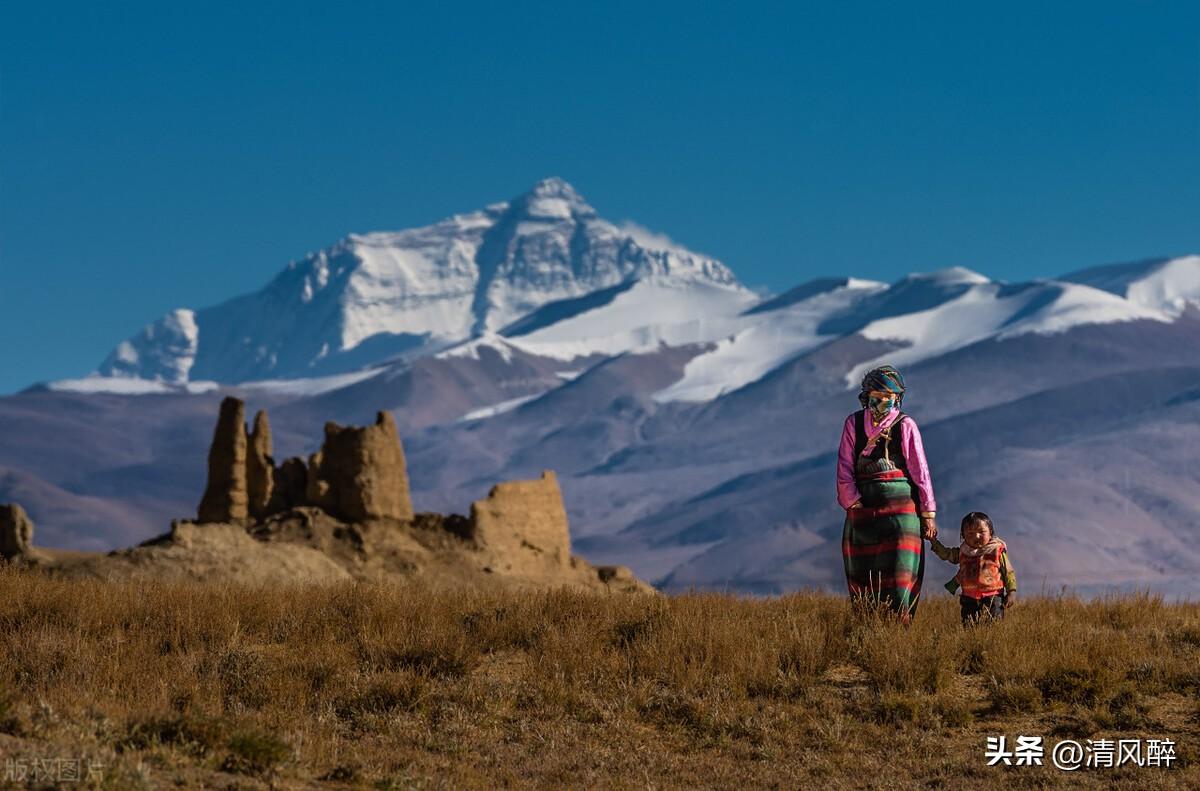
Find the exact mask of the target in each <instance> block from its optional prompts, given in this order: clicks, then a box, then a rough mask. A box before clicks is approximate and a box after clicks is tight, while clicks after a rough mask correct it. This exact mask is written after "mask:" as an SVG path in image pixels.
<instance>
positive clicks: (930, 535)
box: [921, 516, 937, 541]
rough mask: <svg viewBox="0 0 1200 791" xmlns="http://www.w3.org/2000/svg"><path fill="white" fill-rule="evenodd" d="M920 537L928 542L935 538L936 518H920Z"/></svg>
mask: <svg viewBox="0 0 1200 791" xmlns="http://www.w3.org/2000/svg"><path fill="white" fill-rule="evenodd" d="M921 537H922V538H924V539H926V540H929V541H932V540H933V539H935V538H937V517H933V516H922V517H921Z"/></svg>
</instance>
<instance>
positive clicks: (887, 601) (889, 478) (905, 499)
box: [842, 462, 925, 623]
mask: <svg viewBox="0 0 1200 791" xmlns="http://www.w3.org/2000/svg"><path fill="white" fill-rule="evenodd" d="M873 467H875V465H871V464H870V463H867V464H863V463H861V462H860V464H859V475H858V476H856V483H857V484H858V490H859V493H860V494H861V495H862V507H861V508H851V509H850V510H848V511H847V512H846V522H845V525H844V526H843V528H842V561H843V563H844V564H845V567H846V583H847V585H848V586H849V588H850V596H851V598H852V599H863V598H865V599H869V600H871V601H872V602H877V603H882V604H884V605H886V606H887V607H888V608H890V609H891V610H892V611H894V612H896V613H897V614H898V615H899V616H900V619H901V620H902V621H904V622H906V623H907V622H908V621H909V620H910V619H911V618H912V616H913V615H915V614H916V611H917V599H918V597H919V596H920V593H921V580H922V578H923V577H924V575H925V544H924V541H923V540H922V539H921V521H920V519H919V518H918V516H917V504H916V502H915V501H914V500H913V487H912V483H911V482H910V481H909V480H908V478H907V477H906V476H905V474H904V471H903V470H899V469H892V470H878V471H875V470H872V469H871V468H873Z"/></svg>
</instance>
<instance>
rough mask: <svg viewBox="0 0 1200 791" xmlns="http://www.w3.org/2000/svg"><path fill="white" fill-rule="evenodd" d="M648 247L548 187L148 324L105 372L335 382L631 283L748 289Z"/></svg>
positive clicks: (369, 242) (340, 253) (340, 252)
mask: <svg viewBox="0 0 1200 791" xmlns="http://www.w3.org/2000/svg"><path fill="white" fill-rule="evenodd" d="M645 241H646V239H645V237H644V236H643V237H642V238H641V239H640V240H639V238H635V234H632V233H630V232H629V231H627V230H623V229H621V228H618V227H617V226H616V225H614V224H612V223H610V222H608V221H606V220H604V219H602V218H600V217H599V215H598V214H597V213H596V210H595V209H593V208H592V207H591V206H590V205H589V204H588V203H587V201H586V200H584V198H583V197H582V196H581V195H580V194H579V193H578V192H577V191H576V190H575V188H574V187H572V186H571V185H570V184H569V183H567V182H566V181H564V180H563V179H560V178H547V179H543V180H542V181H539V182H537V183H536V184H534V185H533V187H532V188H530V189H529V190H528V191H527V192H525V193H523V194H522V195H519V196H517V197H516V198H514V199H512V200H511V201H505V202H500V203H492V204H490V205H489V206H487V208H485V209H482V210H479V211H475V212H469V213H464V214H456V215H454V216H452V217H449V218H447V219H445V220H442V221H440V222H437V223H434V224H433V225H429V226H425V227H421V228H412V229H408V230H403V231H377V232H372V233H363V234H349V235H348V236H346V237H345V238H344V239H342V240H341V241H339V242H337V243H335V244H333V245H331V246H330V247H328V248H326V249H324V250H321V251H319V252H316V253H312V254H309V255H308V256H306V257H305V258H303V259H302V260H300V261H293V262H292V263H290V264H289V265H288V266H287V267H286V268H285V269H284V270H283V271H282V272H280V273H279V274H278V275H277V276H276V277H275V278H274V279H272V280H271V282H270V283H268V284H267V285H266V286H265V287H264V288H263V289H262V290H260V291H259V292H257V293H254V294H249V295H245V296H242V297H238V298H235V299H232V300H229V301H228V302H225V303H222V304H220V305H216V306H213V307H210V308H205V309H203V310H199V311H190V310H189V311H184V312H182V313H179V314H178V315H176V314H171V315H169V316H167V317H165V318H163V319H161V320H160V321H158V322H156V323H155V324H152V325H150V326H149V327H147V328H146V329H145V330H143V332H142V333H141V334H139V335H138V336H137V337H135V338H133V339H131V340H129V341H126V342H125V343H123V344H121V345H120V346H119V347H118V348H117V349H116V350H115V351H114V352H113V353H112V354H111V355H110V356H109V358H108V359H106V360H105V361H104V363H103V364H102V365H101V367H100V370H99V373H100V374H102V375H106V376H126V377H129V376H133V377H141V378H147V379H162V380H164V381H173V382H183V381H187V380H188V379H195V378H202V379H206V380H215V381H220V382H225V383H236V382H244V381H252V380H259V379H280V378H295V377H314V376H326V375H331V374H337V373H343V372H346V371H352V370H358V369H360V368H362V367H363V366H366V365H371V364H376V363H380V362H383V361H385V360H389V359H398V358H405V357H411V356H415V355H421V354H428V353H432V352H434V351H437V350H439V349H444V348H447V347H449V346H452V345H454V344H456V343H459V342H461V341H464V340H467V339H469V338H471V337H477V336H480V335H484V334H487V333H491V332H495V331H497V330H499V329H500V328H502V327H505V326H507V325H509V324H512V323H513V322H514V321H516V320H518V319H520V318H521V317H523V316H526V315H528V314H529V313H530V312H532V311H534V310H537V309H538V308H539V307H541V306H543V305H546V304H549V303H552V302H556V301H560V300H564V299H571V298H577V297H580V296H583V295H586V294H590V293H592V292H595V291H597V290H600V289H604V288H609V287H612V286H615V285H618V284H620V283H623V282H626V281H630V280H637V279H642V278H666V279H669V280H674V281H678V282H681V283H708V284H714V285H717V286H720V287H723V288H728V289H732V290H734V291H742V290H744V289H743V287H742V286H741V284H740V283H738V281H737V279H736V277H734V275H733V273H732V272H730V271H729V269H728V268H726V267H725V266H724V265H723V264H721V263H720V262H719V261H716V260H714V259H711V258H708V257H705V256H701V255H697V254H695V253H692V252H691V251H689V250H687V249H685V248H683V247H682V246H680V245H677V244H671V245H670V246H663V245H658V244H653V245H646V244H643V242H645Z"/></svg>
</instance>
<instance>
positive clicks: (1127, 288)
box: [1062, 255, 1200, 316]
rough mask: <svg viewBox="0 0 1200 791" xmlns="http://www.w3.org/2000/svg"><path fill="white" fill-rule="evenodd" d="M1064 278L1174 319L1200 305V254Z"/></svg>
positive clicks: (1112, 266)
mask: <svg viewBox="0 0 1200 791" xmlns="http://www.w3.org/2000/svg"><path fill="white" fill-rule="evenodd" d="M1062 279H1063V280H1069V281H1071V282H1073V283H1082V284H1084V285H1088V286H1092V287H1093V288H1099V289H1103V290H1105V291H1108V292H1111V293H1113V294H1116V295H1118V296H1122V297H1125V298H1126V299H1128V300H1129V301H1130V302H1134V303H1136V304H1138V305H1141V306H1143V307H1146V308H1150V309H1152V310H1161V311H1164V312H1166V313H1168V314H1170V315H1172V316H1178V315H1180V314H1181V313H1183V311H1184V309H1185V308H1186V307H1187V305H1188V304H1200V255H1187V256H1181V257H1178V258H1154V259H1150V260H1146V261H1135V262H1133V263H1127V264H1109V265H1106V266H1097V267H1092V268H1090V269H1082V270H1080V271H1078V272H1072V273H1070V274H1068V275H1064V276H1063V278H1062Z"/></svg>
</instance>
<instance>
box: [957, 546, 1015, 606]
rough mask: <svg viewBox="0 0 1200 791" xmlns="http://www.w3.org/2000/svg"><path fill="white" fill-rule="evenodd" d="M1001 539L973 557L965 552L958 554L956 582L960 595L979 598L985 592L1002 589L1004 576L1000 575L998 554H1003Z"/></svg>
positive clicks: (1003, 548)
mask: <svg viewBox="0 0 1200 791" xmlns="http://www.w3.org/2000/svg"><path fill="white" fill-rule="evenodd" d="M1004 550H1005V546H1004V542H1003V541H997V542H996V546H994V547H992V548H991V549H989V550H988V551H987V552H983V553H980V554H978V555H976V556H975V557H970V556H968V555H967V554H966V553H965V552H964V553H960V554H959V556H958V575H957V579H958V584H959V585H961V586H962V595H963V596H970V597H971V598H975V599H977V598H980V597H981V596H984V595H986V594H991V593H995V592H997V591H1001V590H1004V578H1003V577H1001V576H1000V556H1001V555H1002V554H1004Z"/></svg>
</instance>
